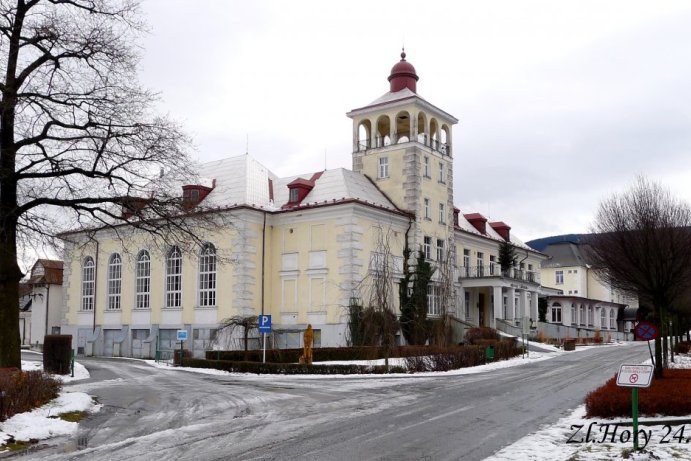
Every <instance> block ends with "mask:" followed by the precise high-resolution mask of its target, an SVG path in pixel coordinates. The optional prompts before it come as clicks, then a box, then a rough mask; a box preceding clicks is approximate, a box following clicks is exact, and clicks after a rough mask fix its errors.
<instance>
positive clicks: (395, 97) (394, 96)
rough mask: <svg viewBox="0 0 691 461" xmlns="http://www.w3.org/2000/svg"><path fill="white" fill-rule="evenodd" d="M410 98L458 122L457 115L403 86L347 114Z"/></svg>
mask: <svg viewBox="0 0 691 461" xmlns="http://www.w3.org/2000/svg"><path fill="white" fill-rule="evenodd" d="M408 99H416V100H418V101H419V102H420V103H422V104H423V105H425V106H427V107H428V108H430V109H432V110H434V111H436V112H438V113H439V114H443V115H444V116H445V117H446V118H448V119H449V120H451V121H452V122H453V123H456V122H458V120H457V119H456V117H454V116H453V115H451V114H449V113H448V112H446V111H444V110H442V109H440V108H439V107H437V106H435V105H434V104H432V103H431V102H429V101H427V100H426V99H425V98H423V97H422V96H420V95H419V94H417V93H414V92H413V91H411V90H410V89H409V88H403V89H402V90H400V91H396V92H395V93H394V92H391V91H389V92H386V93H384V94H383V95H381V96H380V97H378V98H377V99H375V100H374V101H372V102H371V103H369V104H367V105H366V106H363V107H358V108H357V109H353V110H351V111H350V112H348V114H347V115H348V116H349V117H352V116H353V115H355V114H356V113H358V112H366V111H368V110H369V109H373V108H375V107H378V106H382V105H384V104H390V103H394V102H398V101H405V100H408Z"/></svg>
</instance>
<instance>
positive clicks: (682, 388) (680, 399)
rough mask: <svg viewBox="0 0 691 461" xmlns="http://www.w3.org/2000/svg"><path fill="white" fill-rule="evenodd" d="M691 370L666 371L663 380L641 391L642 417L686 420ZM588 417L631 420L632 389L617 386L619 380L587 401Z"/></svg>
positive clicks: (690, 406)
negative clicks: (667, 417) (625, 418)
mask: <svg viewBox="0 0 691 461" xmlns="http://www.w3.org/2000/svg"><path fill="white" fill-rule="evenodd" d="M689 395H691V369H665V377H664V378H663V379H655V378H653V381H652V383H651V385H650V387H645V388H640V389H638V411H639V413H640V414H641V415H647V416H654V415H664V416H685V415H688V414H691V399H689ZM585 409H586V417H588V418H595V417H599V418H614V417H630V416H631V388H629V387H622V386H617V376H616V375H614V377H613V378H611V379H609V380H608V381H607V382H606V383H605V384H604V385H603V386H602V387H599V388H598V389H596V390H594V391H592V392H591V393H589V394H588V395H587V396H586V398H585Z"/></svg>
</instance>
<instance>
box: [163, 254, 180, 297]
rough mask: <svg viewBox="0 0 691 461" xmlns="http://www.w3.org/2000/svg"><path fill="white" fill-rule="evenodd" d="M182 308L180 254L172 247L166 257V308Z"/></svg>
mask: <svg viewBox="0 0 691 461" xmlns="http://www.w3.org/2000/svg"><path fill="white" fill-rule="evenodd" d="M180 306H182V252H181V251H180V248H178V247H176V246H174V247H172V248H171V249H170V251H169V252H168V256H167V257H166V307H180Z"/></svg>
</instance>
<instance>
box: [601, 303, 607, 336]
mask: <svg viewBox="0 0 691 461" xmlns="http://www.w3.org/2000/svg"><path fill="white" fill-rule="evenodd" d="M600 328H601V329H603V330H607V329H608V328H609V325H607V309H605V308H604V307H602V308H600Z"/></svg>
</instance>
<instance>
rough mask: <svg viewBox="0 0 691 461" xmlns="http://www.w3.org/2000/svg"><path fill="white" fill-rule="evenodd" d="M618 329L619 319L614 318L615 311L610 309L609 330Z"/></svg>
mask: <svg viewBox="0 0 691 461" xmlns="http://www.w3.org/2000/svg"><path fill="white" fill-rule="evenodd" d="M616 328H617V319H616V317H615V316H614V309H610V311H609V329H610V330H615V329H616Z"/></svg>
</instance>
